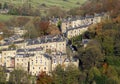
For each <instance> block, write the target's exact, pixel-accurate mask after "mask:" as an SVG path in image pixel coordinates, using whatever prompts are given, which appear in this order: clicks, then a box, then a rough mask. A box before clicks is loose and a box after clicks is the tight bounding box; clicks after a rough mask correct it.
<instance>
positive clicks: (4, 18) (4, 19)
mask: <svg viewBox="0 0 120 84" xmlns="http://www.w3.org/2000/svg"><path fill="white" fill-rule="evenodd" d="M11 18H13V16H12V15H2V14H0V21H7V20H9V19H11Z"/></svg>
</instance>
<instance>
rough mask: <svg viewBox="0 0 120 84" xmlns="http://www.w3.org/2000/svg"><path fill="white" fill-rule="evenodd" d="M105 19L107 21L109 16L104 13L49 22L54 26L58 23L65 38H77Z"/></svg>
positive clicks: (55, 19)
mask: <svg viewBox="0 0 120 84" xmlns="http://www.w3.org/2000/svg"><path fill="white" fill-rule="evenodd" d="M105 19H109V15H108V14H106V13H101V14H94V15H86V16H85V17H81V16H76V17H68V18H64V19H59V18H53V19H52V20H50V22H51V24H56V25H57V23H58V22H59V21H60V22H61V27H60V30H61V32H62V33H63V34H65V36H66V37H67V38H72V37H74V36H78V35H80V34H82V33H84V32H85V31H87V30H88V27H89V26H91V25H93V24H96V23H99V22H101V21H103V20H105Z"/></svg>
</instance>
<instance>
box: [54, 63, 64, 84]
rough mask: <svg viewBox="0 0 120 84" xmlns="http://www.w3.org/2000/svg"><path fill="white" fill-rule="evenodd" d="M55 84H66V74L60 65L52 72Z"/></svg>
mask: <svg viewBox="0 0 120 84" xmlns="http://www.w3.org/2000/svg"><path fill="white" fill-rule="evenodd" d="M52 75H53V79H54V83H55V84H66V79H65V77H66V73H65V71H64V69H63V68H62V66H61V65H58V66H57V67H56V68H55V70H54V71H53V72H52Z"/></svg>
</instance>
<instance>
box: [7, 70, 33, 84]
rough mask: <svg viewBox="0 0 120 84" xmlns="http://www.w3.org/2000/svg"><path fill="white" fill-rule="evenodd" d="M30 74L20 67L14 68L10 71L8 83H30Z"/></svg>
mask: <svg viewBox="0 0 120 84" xmlns="http://www.w3.org/2000/svg"><path fill="white" fill-rule="evenodd" d="M30 78H31V76H30V75H29V74H28V73H27V72H26V71H24V70H22V69H19V68H18V69H15V70H14V71H12V72H11V73H10V78H9V83H10V84H31V80H30Z"/></svg>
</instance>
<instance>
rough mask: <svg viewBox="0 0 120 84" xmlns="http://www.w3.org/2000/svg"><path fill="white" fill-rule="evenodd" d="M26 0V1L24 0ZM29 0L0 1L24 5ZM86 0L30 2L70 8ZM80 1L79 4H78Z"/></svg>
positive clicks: (36, 5) (1, 0) (35, 0)
mask: <svg viewBox="0 0 120 84" xmlns="http://www.w3.org/2000/svg"><path fill="white" fill-rule="evenodd" d="M22 1H24V2H22ZM26 1H27V0H0V2H2V3H4V2H7V3H12V4H15V5H16V6H17V5H22V4H23V3H26ZM85 1H86V0H66V1H64V0H31V1H30V2H29V3H31V4H32V6H33V7H39V6H40V5H41V4H45V5H46V6H47V7H50V6H60V7H62V8H65V9H70V8H73V7H77V6H80V5H81V4H83V3H84V2H85ZM76 3H79V4H76Z"/></svg>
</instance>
